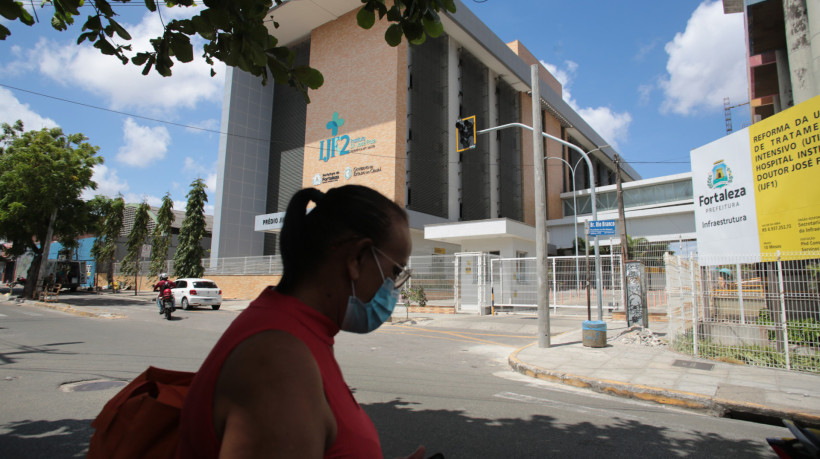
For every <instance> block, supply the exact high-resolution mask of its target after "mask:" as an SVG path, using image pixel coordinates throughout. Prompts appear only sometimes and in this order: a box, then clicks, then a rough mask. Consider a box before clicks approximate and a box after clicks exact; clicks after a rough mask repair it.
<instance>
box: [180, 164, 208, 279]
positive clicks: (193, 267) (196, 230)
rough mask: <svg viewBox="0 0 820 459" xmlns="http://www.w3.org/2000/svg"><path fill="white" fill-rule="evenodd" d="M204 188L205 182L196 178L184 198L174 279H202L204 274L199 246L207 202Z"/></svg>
mask: <svg viewBox="0 0 820 459" xmlns="http://www.w3.org/2000/svg"><path fill="white" fill-rule="evenodd" d="M205 188H207V186H206V185H205V182H203V181H202V179H201V178H198V179H196V180H194V181H193V183H191V191H189V192H188V194H187V196H186V197H187V198H188V203H187V204H186V205H185V219H184V220H182V227H181V228H180V229H179V245H178V246H177V251H176V253H175V254H174V276H176V277H202V275H203V274H205V268H204V267H203V266H202V258H203V257H204V256H205V249H203V248H202V245H201V244H200V241H201V240H202V238H203V237H205V203H206V202H208V195H207V194H205Z"/></svg>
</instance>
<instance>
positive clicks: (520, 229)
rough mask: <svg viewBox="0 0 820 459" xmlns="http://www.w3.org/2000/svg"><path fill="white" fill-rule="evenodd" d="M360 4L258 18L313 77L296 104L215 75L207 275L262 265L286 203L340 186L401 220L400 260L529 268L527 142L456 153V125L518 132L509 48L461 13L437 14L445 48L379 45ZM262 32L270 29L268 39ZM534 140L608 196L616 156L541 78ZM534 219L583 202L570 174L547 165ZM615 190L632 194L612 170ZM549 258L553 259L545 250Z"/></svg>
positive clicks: (306, 6)
mask: <svg viewBox="0 0 820 459" xmlns="http://www.w3.org/2000/svg"><path fill="white" fill-rule="evenodd" d="M361 5H362V4H361V2H360V1H359V0H292V1H289V2H284V3H282V4H281V5H278V6H276V7H275V8H273V9H272V10H271V16H273V17H274V18H275V20H276V22H278V23H279V28H277V29H272V30H271V33H273V34H274V35H275V36H276V37H277V38H278V39H279V43H280V44H281V45H286V46H289V47H291V48H292V49H294V50H295V51H296V59H297V64H309V65H310V66H311V67H313V68H316V69H318V70H319V71H321V73H322V75H324V84H323V85H322V87H321V88H319V89H318V90H315V91H310V92H309V96H310V103H306V101H305V98H304V97H303V95H302V94H301V93H299V92H298V91H296V90H295V89H293V88H291V87H289V86H287V85H279V84H274V83H273V82H272V81H271V82H270V83H268V84H267V85H262V83H261V79H260V78H257V77H254V76H252V75H250V74H247V73H244V72H242V71H240V70H236V69H228V74H227V77H226V89H225V96H224V97H225V99H224V103H223V114H222V131H223V132H226V133H227V135H226V134H223V135H222V138H221V140H220V146H219V163H218V172H217V190H216V193H215V196H216V199H215V212H214V225H213V239H212V241H213V242H212V247H211V257H212V259H217V258H226V257H245V256H257V255H275V254H277V253H278V243H277V229H276V228H277V226H278V225H279V224H280V222H281V216H282V212H284V211H285V209H286V207H287V203H288V201H289V200H290V197H291V196H292V195H293V194H294V193H295V192H296V191H297V190H299V189H300V188H303V187H316V188H318V189H321V190H327V189H329V188H331V187H338V186H342V185H345V184H361V185H366V186H369V187H372V188H375V189H376V190H378V191H380V192H381V193H383V194H384V195H386V196H388V197H389V198H391V199H392V200H394V201H395V202H397V203H398V204H399V205H401V206H403V207H404V208H405V209H406V210H407V212H408V214H409V216H410V226H411V234H412V237H413V255H429V254H434V253H456V252H466V251H480V252H490V253H496V254H499V255H501V256H510V257H513V256H526V254H534V252H535V228H534V227H535V205H534V192H533V191H534V189H533V188H534V170H533V153H532V133H531V132H530V131H528V130H525V129H522V128H518V127H514V128H508V129H503V130H498V131H494V132H491V133H487V134H482V135H479V136H478V137H477V142H476V147H475V148H474V149H471V150H465V151H461V152H459V151H458V147H457V133H456V128H455V122H456V120H458V119H460V118H464V117H469V116H475V117H476V118H475V119H476V127H477V129H478V130H482V129H486V128H488V127H495V126H500V125H504V124H509V123H521V124H524V125H527V126H531V125H532V103H533V101H532V98H531V96H530V86H531V83H530V66H531V65H532V64H537V63H538V60H537V58H536V57H535V56H533V55H532V54H531V53H530V52H529V51H528V50H527V48H526V47H525V45H524V44H523V43H520V42H518V41H513V42H510V43H504V42H503V41H502V40H501V39H500V38H499V37H497V36H496V35H495V34H494V33H493V32H492V31H491V30H490V29H489V28H488V27H487V26H486V25H485V24H484V23H482V22H481V21H480V20H479V19H478V18H477V17H476V16H475V15H474V14H473V13H472V12H471V11H470V10H469V8H468V7H467V6H466V5H465V4H464V3H463V2H461V1H458V0H456V7H457V12H456V13H454V14H449V13H442V14H441V20H442V23H443V25H444V34H443V35H441V36H440V37H438V38H429V37H428V39H427V40H426V42H425V43H424V44H422V45H417V46H415V45H408V43H407V41H406V39H405V40H403V41H402V43H401V44H400V45H399V46H397V47H390V46H389V45H388V44H387V43H386V42H385V40H384V32H385V30H386V28H387V26H388V23H387V22H386V21H377V22H376V25H375V26H374V27H373V28H372V29H370V30H364V29H362V28H360V27H359V26H358V25H357V23H356V13H357V11H358V9H359V8H360V7H361ZM272 22H273V21H271V24H272ZM539 72H540V81H539V82H538V84H539V90H540V94H541V100H540V101H538V102H537V103H539V104H540V107H541V112H542V119H543V125H542V129H543V131H544V132H545V133H547V134H549V135H551V136H554V137H558V138H560V139H564V140H565V141H567V142H570V143H572V144H574V145H576V146H578V147H580V148H581V149H582V150H583V151H591V152H592V153H590V157H591V159H592V162H593V165H594V175H595V177H594V180H595V183H597V185H598V186H606V185H611V184H614V183H615V172H614V171H615V163H614V155H615V153H616V152H615V150H614V149H613V148H611V147H609V146H608V145H607V141H606V139H603V138H602V137H601V136H600V135H599V134H598V133H597V132H595V130H594V129H593V128H592V127H590V126H589V125H588V124H587V123H586V122H585V121H584V120H583V119H582V118H581V117H580V116H579V115H578V113H576V112H575V111H574V110H573V109H572V108H571V107H570V106H569V105H568V104H567V103H566V102H564V100H563V99H562V87H561V84H560V83H559V82H558V80H556V79H555V77H554V76H553V75H551V74H550V73H549V72H548V71H547V70H546V69H545V68H544V67H543V66H540V65H539ZM544 152H545V155H546V156H547V157H556V158H560V159H563V160H564V161H566V162H568V163H570V164H573V165H574V164H576V163H577V162H578V161H579V158H580V157H579V154H578V153H577V152H575V151H574V150H572V149H570V148H568V147H566V146H563V145H561V144H559V143H558V142H555V141H551V140H545V142H544ZM547 166H549V167H547V168H546V170H547V181H546V182H547V183H546V187H547V190H546V192H547V208H548V219H560V218H562V217H564V215H565V213H564V211H563V209H562V206H563V201H562V193H564V197H566V193H567V192H571V191H572V190H573V189H577V190H583V189H588V188H589V187H590V184H591V183H592V179H593V177H590V174H589V173H588V171H587V168H586V167H585V166H584V164H583V161H582V162H581V165H580V166H579V167H577V170H576V173H575V176H574V180H575V184H574V186H573V183H572V182H573V175H572V174H571V172H570V169H569V167H566V166H564V165H563V163H562V162H561V161H558V160H555V161H548V164H547ZM621 170H622V179H623V180H624V181H625V182H630V181H633V180H638V179H640V177H639V175H638V174H637V173H636V172H635V171H634V170H633V169H632V168H631V167H630V166H629V165H628V164H625V163H623V162H622V163H621ZM555 249H556V247H555V245H554V244H551V250H555Z"/></svg>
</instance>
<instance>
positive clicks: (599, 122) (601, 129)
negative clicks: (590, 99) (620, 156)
mask: <svg viewBox="0 0 820 459" xmlns="http://www.w3.org/2000/svg"><path fill="white" fill-rule="evenodd" d="M576 111H577V112H578V114H579V115H581V117H582V118H583V119H585V120H586V122H587V123H589V125H590V126H592V128H593V129H595V131H596V132H598V134H600V135H601V137H603V138H604V140H606V141H608V142H609V143H610V145H612V146H613V147H616V148H617V146H618V142H619V141H622V140H626V139H627V134H628V133H629V125H630V123H632V115H630V114H629V113H627V112H623V113H616V112H613V111H612V110H611V109H610V108H609V107H596V108H580V109H579V108H576Z"/></svg>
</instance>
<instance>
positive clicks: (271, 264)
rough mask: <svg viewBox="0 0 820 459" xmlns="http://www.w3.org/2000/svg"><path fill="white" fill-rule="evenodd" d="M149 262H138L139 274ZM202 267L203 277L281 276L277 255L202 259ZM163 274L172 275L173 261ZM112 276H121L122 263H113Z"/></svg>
mask: <svg viewBox="0 0 820 459" xmlns="http://www.w3.org/2000/svg"><path fill="white" fill-rule="evenodd" d="M149 266H150V262H148V261H143V262H140V270H139V272H140V274H142V275H145V274H147V273H148V268H149ZM202 266H203V267H204V268H205V276H231V275H266V274H268V275H281V274H282V271H283V269H282V258H281V257H280V256H279V255H264V256H257V257H232V258H217V259H216V260H211V259H210V258H203V259H202ZM164 272H167V273H169V274H173V272H174V260H167V261H166V262H165V269H164ZM114 275H117V276H119V275H122V263H114Z"/></svg>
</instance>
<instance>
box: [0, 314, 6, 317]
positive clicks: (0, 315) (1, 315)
mask: <svg viewBox="0 0 820 459" xmlns="http://www.w3.org/2000/svg"><path fill="white" fill-rule="evenodd" d="M0 317H8V316H7V315H5V314H0Z"/></svg>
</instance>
